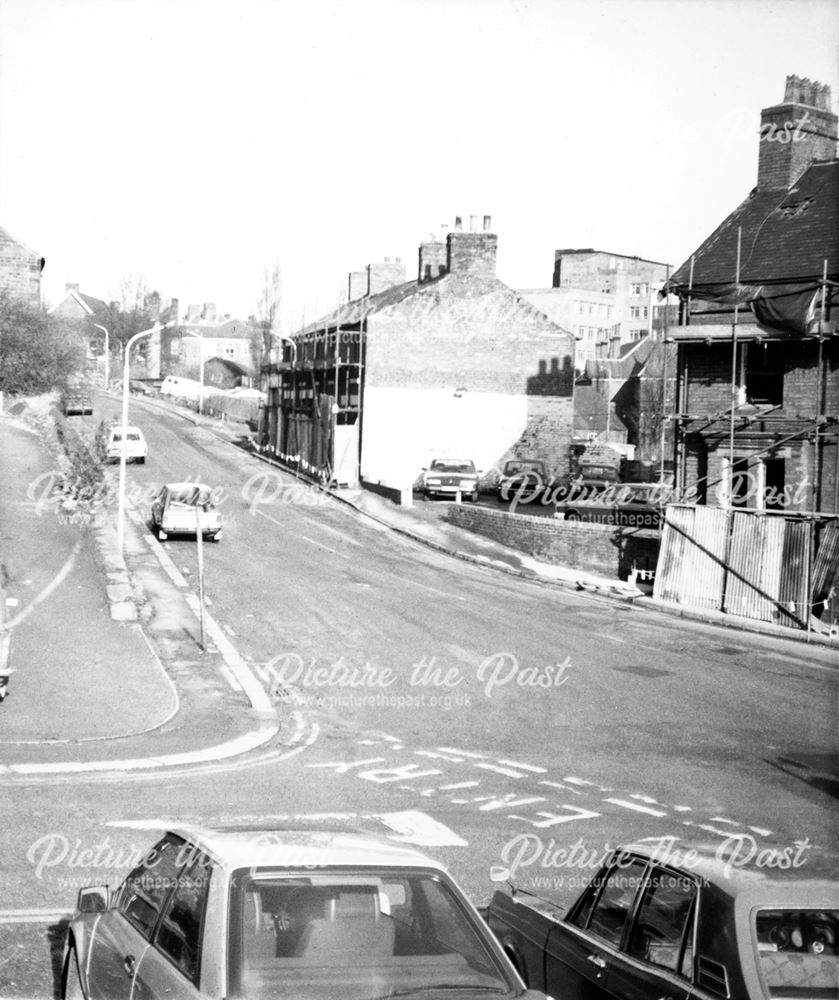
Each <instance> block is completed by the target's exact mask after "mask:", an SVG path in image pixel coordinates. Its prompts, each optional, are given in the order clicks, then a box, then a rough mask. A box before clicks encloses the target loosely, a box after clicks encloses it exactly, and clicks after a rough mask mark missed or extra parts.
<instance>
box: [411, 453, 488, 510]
mask: <svg viewBox="0 0 839 1000" xmlns="http://www.w3.org/2000/svg"><path fill="white" fill-rule="evenodd" d="M422 471H423V477H422V490H423V493H425V495H426V496H427V497H433V496H443V497H456V496H457V495H458V494H460V495H461V496H462V497H463V499H467V498H468V499H470V500H477V499H478V482H479V479H480V475H481V474H480V472H479V471H478V470H477V469H476V468H475V463H474V462H473V461H471V460H470V459H464V458H435V459H434V460H433V461H432V462H431V464H430V465H429V466H428V468H427V469H423V470H422Z"/></svg>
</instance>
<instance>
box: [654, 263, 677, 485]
mask: <svg viewBox="0 0 839 1000" xmlns="http://www.w3.org/2000/svg"><path fill="white" fill-rule="evenodd" d="M669 284H670V265H669V264H668V265H667V278H666V279H665V282H664V288H665V290H667V288H668V286H669ZM669 298H670V292H669V290H668V291H667V297H666V298H665V300H664V326H663V330H662V334H661V345H662V350H663V351H664V359H663V360H662V363H661V466H660V469H659V473H658V479H659V482H661V483H663V482H664V447H665V443H666V441H667V307H668V300H669ZM673 482H674V485H675V482H676V477H675V475H674V476H673Z"/></svg>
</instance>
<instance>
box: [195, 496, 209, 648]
mask: <svg viewBox="0 0 839 1000" xmlns="http://www.w3.org/2000/svg"><path fill="white" fill-rule="evenodd" d="M195 540H196V544H197V546H198V608H199V620H200V622H201V643H200V645H201V651H202V652H204V651H205V650H206V648H207V642H206V638H205V633H204V532H203V530H202V527H201V505H200V504H199V503H196V504H195Z"/></svg>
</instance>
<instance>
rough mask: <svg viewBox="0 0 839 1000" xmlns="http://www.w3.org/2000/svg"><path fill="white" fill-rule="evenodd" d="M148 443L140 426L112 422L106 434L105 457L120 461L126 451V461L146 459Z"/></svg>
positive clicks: (141, 463)
mask: <svg viewBox="0 0 839 1000" xmlns="http://www.w3.org/2000/svg"><path fill="white" fill-rule="evenodd" d="M148 450H149V449H148V445H147V444H146V439H145V438H144V437H143V432H142V431H141V430H140V428H139V427H129V426H126V427H123V426H122V424H120V423H116V424H112V425H111V426H110V427H109V428H108V430H107V431H106V434H105V459H106V461H108V462H119V461H121V459H122V455H123V452H124V453H125V461H126V462H139V464H140V465H143V463H144V462H145V461H146V455H147V454H148Z"/></svg>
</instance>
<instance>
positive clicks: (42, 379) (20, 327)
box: [0, 293, 84, 396]
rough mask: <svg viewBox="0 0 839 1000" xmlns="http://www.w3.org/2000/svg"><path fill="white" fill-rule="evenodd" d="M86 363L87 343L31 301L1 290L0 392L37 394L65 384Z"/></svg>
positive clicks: (22, 394)
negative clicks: (68, 331)
mask: <svg viewBox="0 0 839 1000" xmlns="http://www.w3.org/2000/svg"><path fill="white" fill-rule="evenodd" d="M83 364H84V344H83V343H82V340H81V337H79V335H78V334H75V333H67V332H65V331H64V330H63V329H62V327H61V326H60V325H59V323H58V322H56V321H55V320H54V319H52V318H51V317H50V316H48V315H47V314H46V313H44V312H43V311H42V310H40V309H38V308H37V307H35V306H32V305H30V304H29V303H27V302H25V301H23V300H21V299H16V298H12V297H10V296H9V295H8V294H6V293H0V392H5V393H9V394H10V395H21V396H25V395H29V396H34V395H38V394H39V393H42V392H49V391H50V390H51V389H55V388H60V387H64V386H66V385H67V380H68V379H69V377H70V376H71V375H72V374H73V373H74V372H76V371H78V370H79V369H80V368H81V367H82V366H83Z"/></svg>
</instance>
